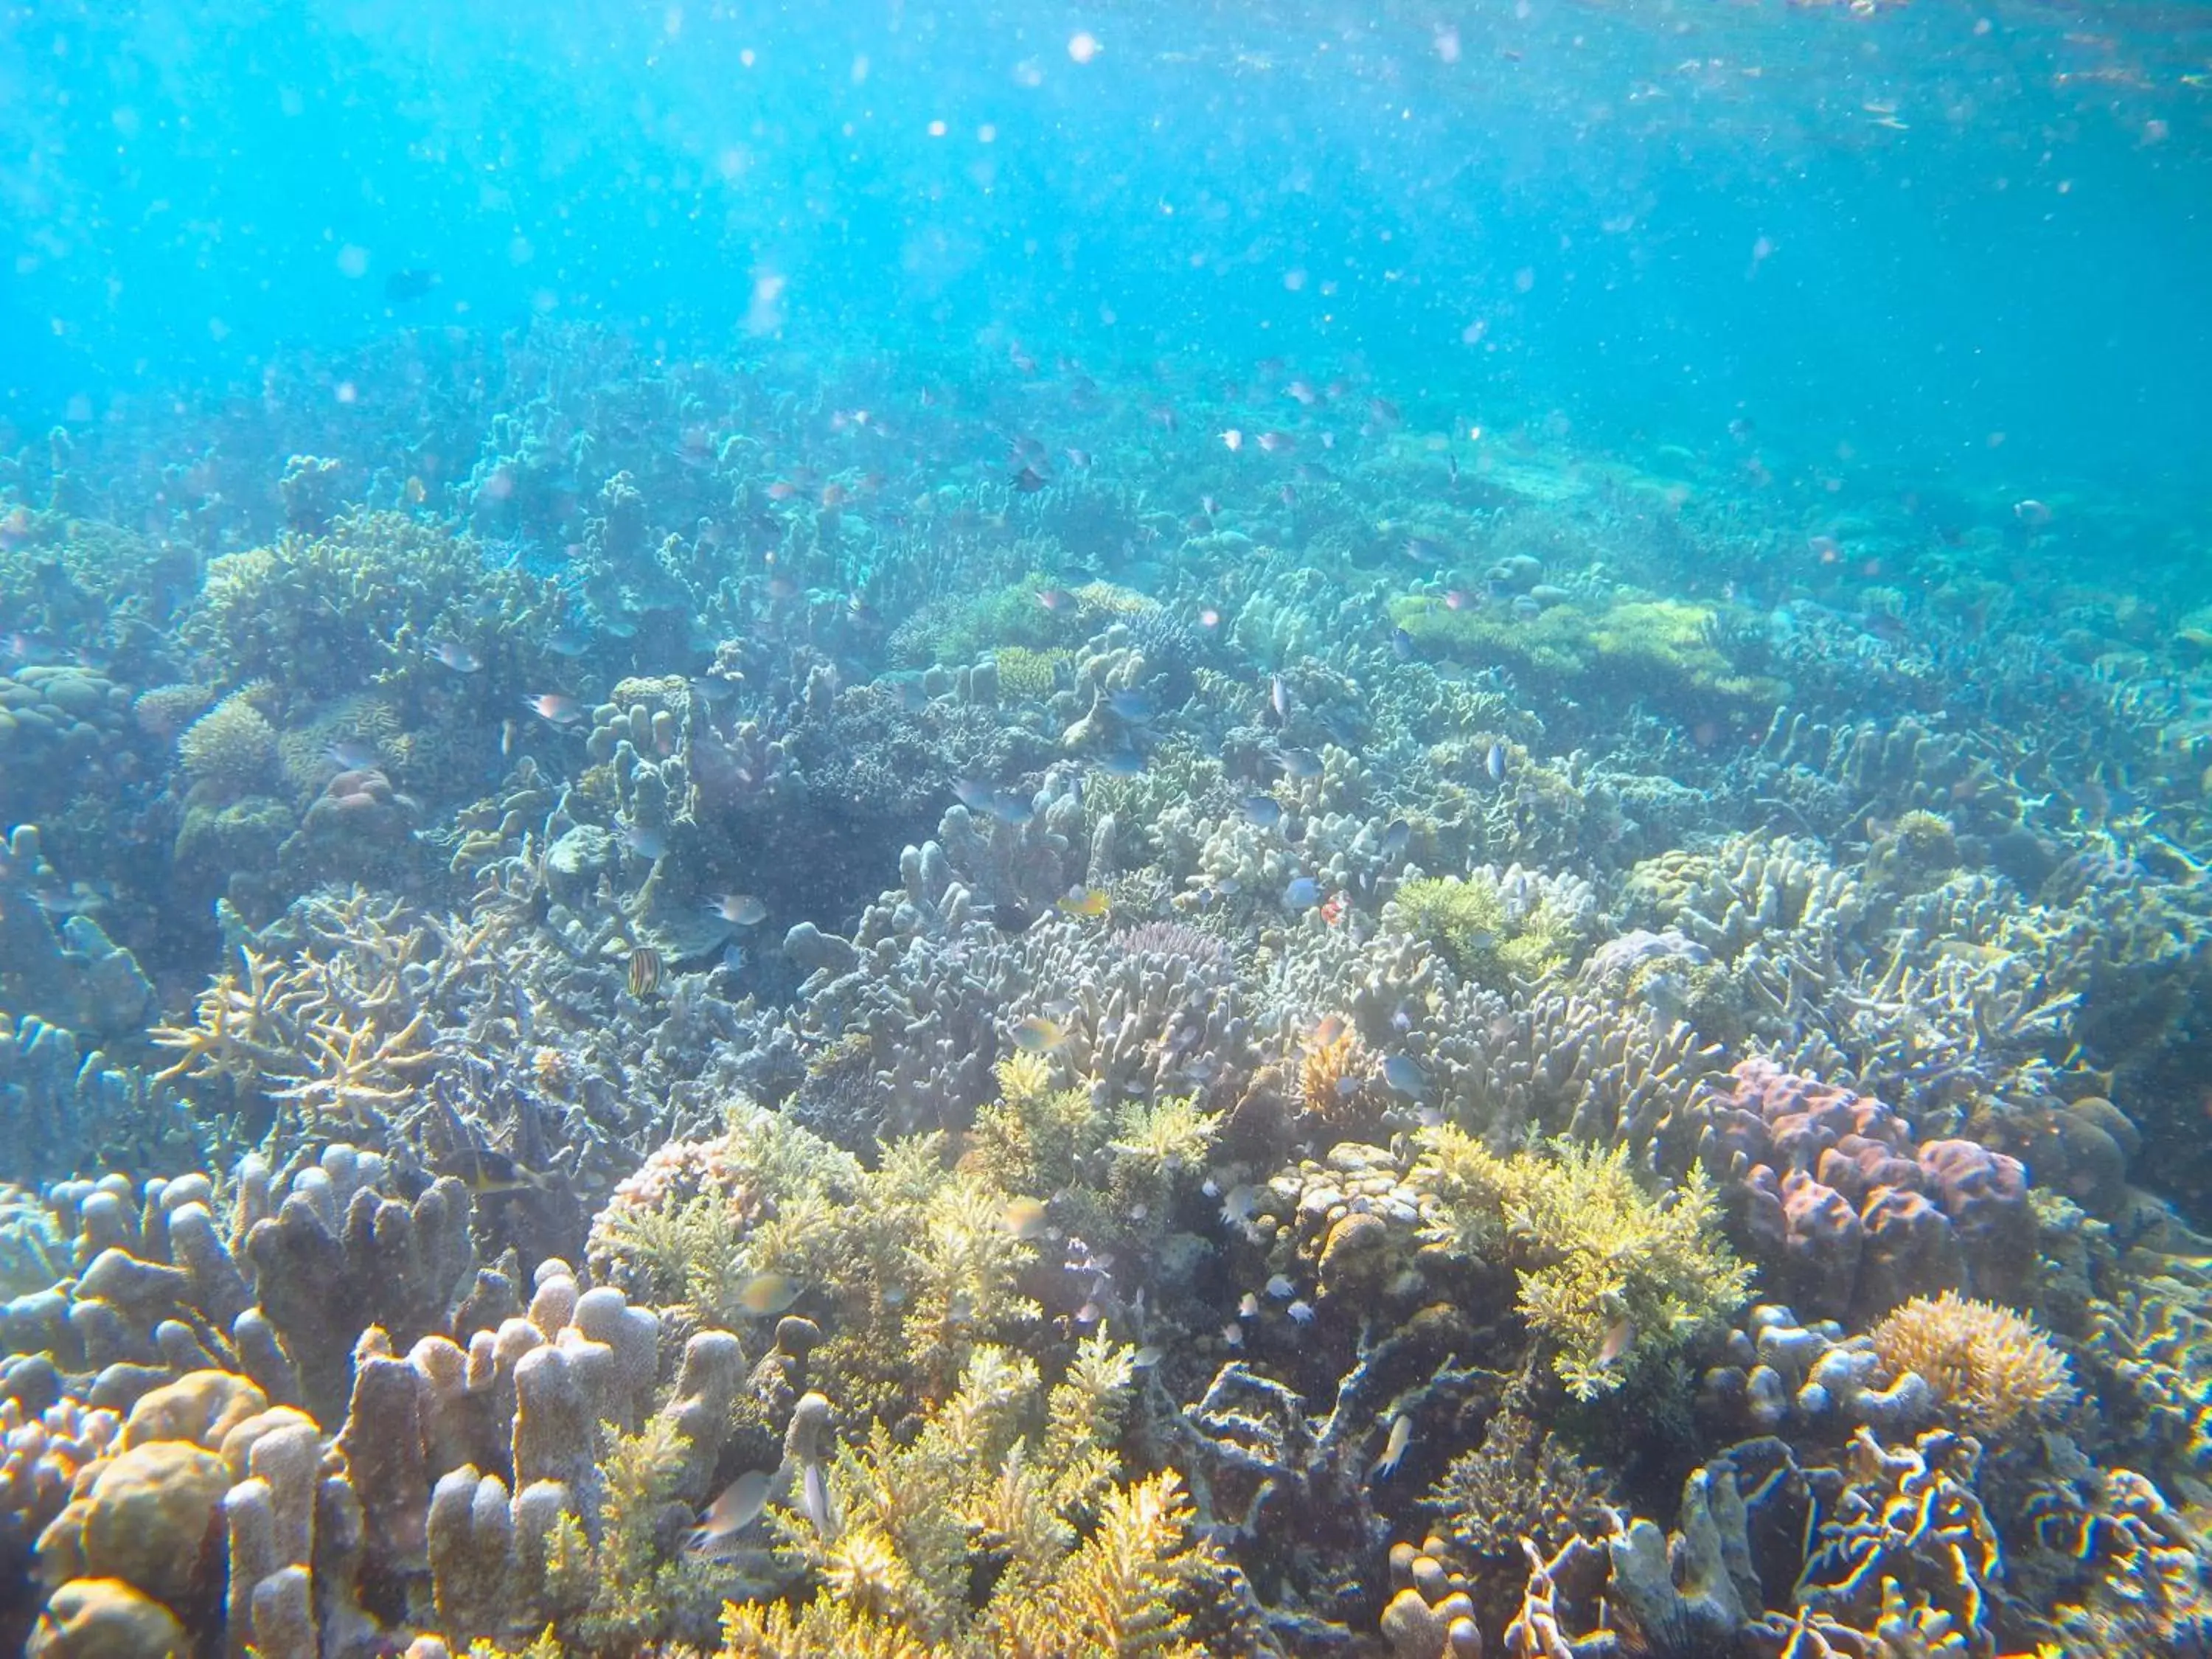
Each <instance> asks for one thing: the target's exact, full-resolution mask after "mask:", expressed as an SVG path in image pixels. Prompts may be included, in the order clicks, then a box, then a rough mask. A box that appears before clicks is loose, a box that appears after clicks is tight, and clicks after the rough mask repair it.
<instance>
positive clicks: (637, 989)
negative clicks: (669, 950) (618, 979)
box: [629, 945, 660, 1002]
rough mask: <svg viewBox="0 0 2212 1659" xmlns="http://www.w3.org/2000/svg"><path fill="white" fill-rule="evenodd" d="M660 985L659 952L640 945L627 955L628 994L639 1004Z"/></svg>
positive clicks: (649, 946) (650, 947)
mask: <svg viewBox="0 0 2212 1659" xmlns="http://www.w3.org/2000/svg"><path fill="white" fill-rule="evenodd" d="M659 983H660V952H659V951H656V950H654V949H653V947H652V946H651V945H639V946H638V947H637V949H635V951H631V952H630V953H629V994H630V995H631V996H633V997H635V998H636V999H637V1000H639V1001H640V1002H642V1001H644V1000H646V998H647V997H649V996H651V995H652V994H653V990H654V988H655V987H657V986H659Z"/></svg>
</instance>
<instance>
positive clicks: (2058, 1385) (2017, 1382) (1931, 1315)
mask: <svg viewBox="0 0 2212 1659" xmlns="http://www.w3.org/2000/svg"><path fill="white" fill-rule="evenodd" d="M1872 1335H1873V1339H1874V1347H1875V1352H1876V1353H1878V1354H1879V1355H1881V1363H1882V1366H1883V1369H1884V1370H1886V1371H1887V1373H1888V1375H1889V1376H1891V1377H1897V1376H1903V1375H1904V1374H1905V1372H1906V1371H1913V1372H1916V1373H1917V1374H1918V1375H1919V1376H1921V1377H1922V1378H1923V1379H1924V1380H1925V1381H1926V1383H1928V1385H1929V1388H1931V1389H1934V1390H1935V1391H1936V1399H1937V1401H1939V1402H1941V1404H1942V1407H1943V1410H1944V1413H1945V1414H1946V1415H1947V1416H1948V1418H1949V1419H1951V1420H1952V1421H1953V1422H1954V1423H1955V1424H1956V1425H1958V1426H1959V1427H1960V1428H1962V1429H1967V1430H1971V1431H1973V1432H1975V1433H1977V1434H1988V1435H2000V1434H2002V1433H2004V1432H2005V1431H2007V1430H2008V1429H2010V1428H2012V1427H2013V1426H2014V1425H2015V1424H2017V1423H2019V1422H2021V1420H2022V1419H2033V1418H2037V1417H2041V1416H2045V1415H2046V1414H2048V1413H2055V1412H2059V1411H2063V1410H2064V1408H2065V1407H2067V1406H2068V1405H2069V1404H2071V1403H2072V1401H2073V1400H2074V1397H2075V1388H2074V1384H2073V1382H2072V1381H2071V1376H2072V1373H2071V1371H2070V1370H2069V1366H2068V1364H2067V1363H2066V1356H2065V1355H2064V1354H2063V1353H2061V1352H2059V1351H2058V1349H2057V1346H2054V1345H2053V1344H2052V1342H2051V1339H2050V1338H2049V1337H2047V1336H2045V1334H2043V1333H2042V1332H2041V1331H2039V1330H2038V1329H2036V1328H2035V1327H2034V1326H2033V1325H2032V1324H2031V1323H2029V1322H2027V1320H2025V1319H2023V1318H2021V1316H2020V1315H2018V1314H2016V1313H2015V1312H2014V1311H2013V1310H2011V1309H2009V1308H2003V1307H1999V1306H1997V1305H1996V1304H1995V1303H1990V1302H1978V1301H1975V1300H1973V1299H1972V1297H1962V1296H1960V1295H1959V1294H1958V1292H1956V1291H1944V1292H1943V1294H1942V1295H1941V1296H1939V1297H1934V1298H1933V1299H1930V1298H1929V1297H1914V1298H1913V1299H1912V1300H1911V1301H1910V1302H1907V1303H1906V1304H1905V1305H1904V1306H1902V1307H1900V1308H1899V1309H1897V1310H1895V1311H1894V1312H1893V1313H1892V1314H1891V1315H1890V1316H1888V1317H1887V1319H1885V1320H1883V1321H1882V1322H1881V1323H1880V1324H1879V1325H1876V1326H1875V1328H1874V1330H1873V1333H1872Z"/></svg>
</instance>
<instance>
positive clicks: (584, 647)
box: [545, 628, 592, 662]
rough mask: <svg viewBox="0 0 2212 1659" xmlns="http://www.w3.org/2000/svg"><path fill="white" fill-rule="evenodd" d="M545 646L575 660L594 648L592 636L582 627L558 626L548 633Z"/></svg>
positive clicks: (558, 654) (560, 655)
mask: <svg viewBox="0 0 2212 1659" xmlns="http://www.w3.org/2000/svg"><path fill="white" fill-rule="evenodd" d="M545 648H546V649H547V650H548V651H550V652H551V653H553V654H554V655H555V656H556V657H566V658H568V659H569V660H570V661H572V662H573V661H574V659H577V658H578V657H580V656H582V655H583V654H584V653H586V652H587V651H589V650H590V649H591V648H592V636H591V635H590V634H589V633H588V632H587V631H586V630H585V629H580V628H556V629H554V630H553V631H552V633H550V634H549V635H546V638H545Z"/></svg>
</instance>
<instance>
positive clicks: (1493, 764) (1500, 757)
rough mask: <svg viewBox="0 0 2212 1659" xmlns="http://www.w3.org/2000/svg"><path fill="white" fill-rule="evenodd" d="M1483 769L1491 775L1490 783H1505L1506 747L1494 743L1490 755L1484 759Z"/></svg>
mask: <svg viewBox="0 0 2212 1659" xmlns="http://www.w3.org/2000/svg"><path fill="white" fill-rule="evenodd" d="M1482 769H1483V770H1484V771H1486V772H1487V773H1489V774H1490V781H1492V783H1503V782H1504V781H1505V745H1504V744H1502V743H1493V744H1491V745H1490V753H1489V754H1488V755H1486V756H1485V757H1483V762H1482Z"/></svg>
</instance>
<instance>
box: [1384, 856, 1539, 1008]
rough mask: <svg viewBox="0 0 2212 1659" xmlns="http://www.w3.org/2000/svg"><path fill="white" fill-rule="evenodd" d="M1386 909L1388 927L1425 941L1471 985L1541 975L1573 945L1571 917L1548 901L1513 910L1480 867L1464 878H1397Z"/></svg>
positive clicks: (1489, 876)
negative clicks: (1470, 982)
mask: <svg viewBox="0 0 2212 1659" xmlns="http://www.w3.org/2000/svg"><path fill="white" fill-rule="evenodd" d="M1388 914H1389V919H1390V921H1391V923H1392V925H1393V926H1395V927H1398V928H1400V929H1401V930H1402V931H1403V932H1405V933H1410V934H1412V935H1413V937H1414V938H1416V939H1425V940H1427V941H1428V942H1429V943H1430V944H1431V945H1434V946H1435V947H1436V949H1437V951H1438V952H1440V953H1441V954H1442V955H1443V958H1444V960H1445V961H1447V962H1449V963H1451V965H1452V969H1453V970H1454V971H1455V973H1457V974H1458V975H1459V976H1460V977H1461V978H1462V979H1464V980H1468V981H1473V982H1474V983H1477V984H1482V985H1495V986H1502V985H1504V984H1505V983H1506V982H1507V981H1508V980H1510V979H1520V980H1534V979H1541V978H1543V977H1544V976H1545V975H1547V974H1549V973H1551V972H1553V970H1554V969H1558V968H1559V967H1560V966H1562V965H1563V964H1564V963H1565V962H1566V961H1567V959H1568V958H1569V957H1571V955H1572V954H1573V951H1574V945H1575V930H1574V924H1573V921H1572V920H1571V918H1570V917H1568V916H1567V915H1564V914H1562V913H1561V912H1560V910H1559V908H1558V907H1556V906H1555V905H1553V903H1552V902H1551V901H1550V900H1548V899H1547V900H1544V901H1542V902H1539V903H1537V904H1535V905H1534V906H1531V907H1529V908H1528V909H1527V910H1526V911H1525V912H1520V913H1517V914H1516V910H1515V909H1514V908H1513V907H1511V906H1510V905H1509V904H1508V903H1507V902H1506V898H1505V894H1504V891H1503V890H1501V889H1500V887H1499V886H1498V880H1497V878H1495V877H1494V876H1492V875H1489V874H1487V873H1486V872H1483V871H1480V870H1478V871H1476V872H1474V874H1473V875H1471V876H1468V877H1467V878H1465V879H1462V878H1460V877H1457V876H1422V877H1418V878H1415V879H1413V880H1412V881H1408V882H1405V883H1402V884H1401V885H1400V886H1399V888H1398V891H1397V893H1396V895H1395V897H1393V898H1392V900H1391V902H1390V905H1389V912H1388Z"/></svg>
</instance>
